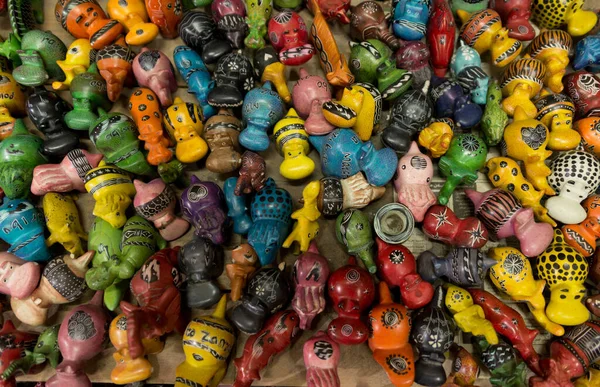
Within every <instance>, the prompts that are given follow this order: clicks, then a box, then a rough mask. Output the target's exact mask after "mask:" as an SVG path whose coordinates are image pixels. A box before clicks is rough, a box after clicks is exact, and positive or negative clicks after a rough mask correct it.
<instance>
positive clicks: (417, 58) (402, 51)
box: [396, 41, 433, 90]
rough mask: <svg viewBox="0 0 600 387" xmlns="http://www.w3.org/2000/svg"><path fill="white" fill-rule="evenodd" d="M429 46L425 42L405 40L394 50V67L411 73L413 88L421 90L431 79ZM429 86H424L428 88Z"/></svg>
mask: <svg viewBox="0 0 600 387" xmlns="http://www.w3.org/2000/svg"><path fill="white" fill-rule="evenodd" d="M430 56H431V54H430V53H429V48H428V47H427V44H425V42H421V41H407V42H405V43H404V45H402V46H401V47H400V48H399V49H398V51H396V67H397V68H399V69H403V70H408V71H410V72H411V73H412V74H413V86H412V87H413V88H414V89H419V90H422V89H423V88H424V87H423V86H425V85H426V84H427V85H429V82H430V80H431V75H432V74H433V72H432V71H431V67H430V66H429V57H430ZM428 88H429V87H425V89H428Z"/></svg>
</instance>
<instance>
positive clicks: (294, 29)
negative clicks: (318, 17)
mask: <svg viewBox="0 0 600 387" xmlns="http://www.w3.org/2000/svg"><path fill="white" fill-rule="evenodd" d="M269 39H270V40H271V44H272V45H273V47H274V48H275V49H276V50H277V52H279V61H280V62H281V63H283V64H284V65H286V66H298V65H301V64H303V63H306V62H308V60H310V58H312V56H313V53H314V51H315V50H314V48H313V46H312V45H311V44H309V43H308V31H307V29H306V24H305V23H304V20H303V19H302V16H300V15H298V14H297V13H296V12H293V11H283V12H280V13H278V14H277V15H275V16H273V17H272V18H271V20H269Z"/></svg>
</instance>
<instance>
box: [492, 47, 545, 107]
mask: <svg viewBox="0 0 600 387" xmlns="http://www.w3.org/2000/svg"><path fill="white" fill-rule="evenodd" d="M545 77H546V66H544V64H543V63H542V62H541V61H539V60H537V59H532V58H521V59H518V60H516V61H514V62H512V63H511V64H510V65H509V66H508V67H507V68H506V70H505V71H504V73H503V74H502V77H501V78H500V87H501V88H502V95H503V96H504V97H505V98H504V99H503V100H502V109H504V111H505V112H506V114H508V115H509V116H510V117H512V116H513V115H515V110H516V109H517V107H521V108H522V109H523V111H524V112H525V113H526V115H527V117H529V118H534V117H535V116H536V115H537V109H536V107H535V105H534V104H533V102H531V99H532V98H533V97H535V96H536V95H537V94H538V93H539V92H540V90H541V89H542V87H543V86H544V78H545Z"/></svg>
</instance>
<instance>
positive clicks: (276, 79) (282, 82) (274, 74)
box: [252, 0, 302, 104]
mask: <svg viewBox="0 0 600 387" xmlns="http://www.w3.org/2000/svg"><path fill="white" fill-rule="evenodd" d="M252 1H256V0H252ZM263 4H270V3H269V2H268V1H267V2H263ZM285 69H286V66H285V65H284V64H283V63H281V62H280V61H279V56H278V55H277V51H275V49H274V48H273V47H272V46H267V47H263V48H261V49H259V50H257V51H256V52H255V53H254V73H255V74H256V76H257V78H258V79H259V80H260V81H261V82H263V83H265V82H267V81H269V82H271V83H272V84H273V86H275V89H276V90H277V94H279V96H280V97H281V99H282V100H283V101H284V102H285V103H287V104H289V103H290V102H291V101H292V96H291V95H290V90H289V89H288V86H287V78H286V75H285ZM300 70H301V71H302V69H300Z"/></svg>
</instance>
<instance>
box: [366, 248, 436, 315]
mask: <svg viewBox="0 0 600 387" xmlns="http://www.w3.org/2000/svg"><path fill="white" fill-rule="evenodd" d="M376 241H377V272H378V273H379V274H380V275H381V278H382V279H383V280H384V281H385V282H387V284H388V285H389V286H390V287H394V286H399V287H400V296H401V297H402V303H403V304H404V305H406V307H407V308H409V309H418V308H422V307H424V306H425V305H427V304H429V302H431V299H432V298H433V286H431V284H430V283H429V282H426V281H424V280H423V278H421V276H420V275H419V274H418V273H417V264H416V261H415V256H414V255H413V254H412V253H411V252H410V250H409V249H407V248H406V247H404V246H403V245H391V244H388V243H386V242H384V241H382V240H381V239H379V238H377V240H376Z"/></svg>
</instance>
